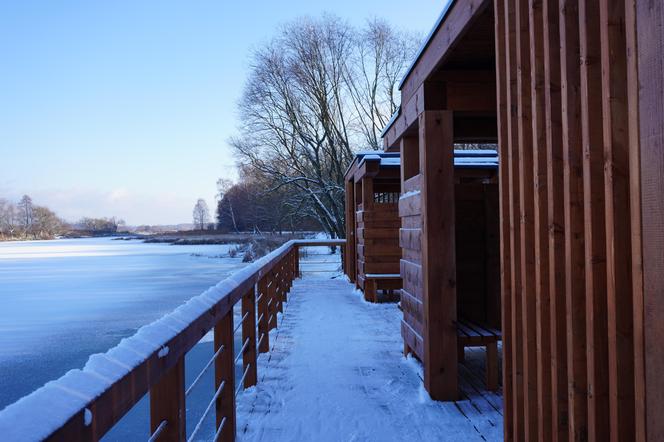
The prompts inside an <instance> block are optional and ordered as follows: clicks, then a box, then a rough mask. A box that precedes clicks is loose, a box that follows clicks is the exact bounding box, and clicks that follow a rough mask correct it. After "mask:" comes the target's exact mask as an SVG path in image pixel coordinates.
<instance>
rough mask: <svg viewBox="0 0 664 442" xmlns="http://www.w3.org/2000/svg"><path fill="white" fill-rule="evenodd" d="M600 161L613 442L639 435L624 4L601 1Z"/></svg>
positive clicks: (609, 417) (611, 432)
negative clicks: (602, 180) (636, 422)
mask: <svg viewBox="0 0 664 442" xmlns="http://www.w3.org/2000/svg"><path fill="white" fill-rule="evenodd" d="M598 9H599V22H600V23H599V27H600V36H601V66H602V69H601V72H602V74H601V78H602V113H603V121H604V127H603V129H604V131H603V141H604V149H603V151H602V159H603V160H604V164H603V165H602V166H603V167H602V170H603V172H604V182H605V195H604V196H605V199H606V217H605V224H606V273H607V287H606V289H607V291H606V294H607V303H608V305H607V321H608V324H607V327H608V356H607V357H608V361H607V362H608V379H607V382H608V395H607V396H608V399H609V400H608V404H607V405H608V408H609V410H608V412H607V415H608V416H607V418H608V422H609V425H610V435H611V439H612V440H614V441H617V440H629V439H632V438H634V435H635V431H636V429H635V415H634V411H635V407H634V382H635V380H634V339H633V333H634V329H633V318H634V312H633V293H632V279H631V276H632V275H631V270H632V263H631V254H632V250H631V235H630V230H631V220H630V216H629V213H630V194H629V128H628V121H629V120H628V114H627V86H626V85H627V46H626V45H627V42H626V35H625V4H624V3H619V2H614V1H608V0H601V1H600V4H599V7H598Z"/></svg>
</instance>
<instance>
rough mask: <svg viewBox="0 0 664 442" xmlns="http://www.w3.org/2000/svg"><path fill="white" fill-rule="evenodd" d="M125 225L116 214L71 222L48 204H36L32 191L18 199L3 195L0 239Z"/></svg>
mask: <svg viewBox="0 0 664 442" xmlns="http://www.w3.org/2000/svg"><path fill="white" fill-rule="evenodd" d="M122 225H124V221H122V220H118V219H116V218H82V219H81V220H79V221H78V222H75V223H70V222H67V221H65V220H63V219H62V218H60V217H58V216H57V215H56V214H55V213H54V212H53V211H52V210H51V209H49V208H48V207H44V206H39V205H36V204H34V203H33V201H32V198H30V196H28V195H24V196H23V197H22V198H21V199H20V200H19V201H18V202H16V203H14V202H11V201H8V200H6V199H4V198H0V241H8V240H27V239H53V238H56V237H59V236H102V235H110V234H114V233H116V232H117V231H118V228H119V227H121V226H122Z"/></svg>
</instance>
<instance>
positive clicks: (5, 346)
mask: <svg viewBox="0 0 664 442" xmlns="http://www.w3.org/2000/svg"><path fill="white" fill-rule="evenodd" d="M229 247H231V246H228V245H200V246H180V245H178V246H173V245H169V244H144V243H142V242H140V241H118V240H113V239H110V238H104V239H72V240H57V241H30V242H7V243H0V306H1V308H0V409H2V408H4V407H5V406H6V405H8V404H10V403H12V402H14V401H16V400H17V399H19V398H20V397H22V396H24V395H26V394H28V393H30V392H31V391H33V390H34V389H36V388H38V387H40V386H41V385H43V384H44V383H45V382H47V381H49V380H52V379H55V378H58V377H60V376H62V375H63V374H64V373H66V372H67V371H68V370H70V369H72V368H80V367H82V366H83V365H84V364H85V362H86V361H87V359H88V357H89V356H90V355H91V354H93V353H99V352H105V351H106V350H108V349H109V348H111V347H113V346H115V345H116V344H117V343H118V342H119V341H120V340H121V339H122V338H124V337H127V336H130V335H132V334H134V332H135V331H136V330H137V329H138V328H139V327H141V326H143V325H145V324H148V323H150V322H152V321H154V320H156V319H158V318H160V317H162V316H163V315H164V314H166V313H168V312H170V311H172V310H173V309H175V308H176V307H177V306H178V305H180V304H182V303H183V302H184V301H186V300H187V299H189V298H191V297H193V296H196V295H198V294H200V293H201V292H203V291H204V290H205V289H207V288H208V287H210V286H211V285H213V284H216V283H217V282H219V281H220V280H222V279H224V278H226V277H227V276H228V275H230V274H231V273H233V272H234V271H236V270H237V269H239V268H241V267H242V266H243V265H244V264H243V263H242V262H241V258H229V257H228V255H227V253H228V249H229Z"/></svg>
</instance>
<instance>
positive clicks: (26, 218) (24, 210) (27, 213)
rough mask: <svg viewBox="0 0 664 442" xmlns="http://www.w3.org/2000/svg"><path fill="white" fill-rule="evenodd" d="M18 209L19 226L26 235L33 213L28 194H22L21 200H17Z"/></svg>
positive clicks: (30, 225)
mask: <svg viewBox="0 0 664 442" xmlns="http://www.w3.org/2000/svg"><path fill="white" fill-rule="evenodd" d="M18 209H19V212H20V216H21V226H22V227H23V232H24V235H27V234H29V233H30V231H31V229H32V222H33V215H34V207H33V204H32V198H30V197H29V196H28V195H23V197H22V198H21V201H19V202H18Z"/></svg>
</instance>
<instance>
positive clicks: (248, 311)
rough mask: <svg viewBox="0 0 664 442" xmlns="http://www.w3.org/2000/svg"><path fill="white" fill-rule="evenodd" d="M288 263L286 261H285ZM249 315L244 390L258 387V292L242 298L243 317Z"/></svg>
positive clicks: (244, 337) (244, 332)
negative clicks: (253, 386)
mask: <svg viewBox="0 0 664 442" xmlns="http://www.w3.org/2000/svg"><path fill="white" fill-rule="evenodd" d="M284 261H286V259H284ZM245 315H247V317H246V318H245V320H244V321H243V322H242V342H243V343H244V342H245V341H246V340H247V339H249V344H248V345H247V348H246V350H245V351H244V354H243V355H242V368H243V369H244V370H248V371H247V376H246V377H245V378H244V388H249V387H251V386H252V385H256V382H257V380H258V373H257V371H256V363H257V355H256V291H255V289H254V288H253V287H252V289H251V290H250V291H249V292H248V293H247V294H246V296H244V297H243V298H242V317H243V318H244V316H245Z"/></svg>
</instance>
